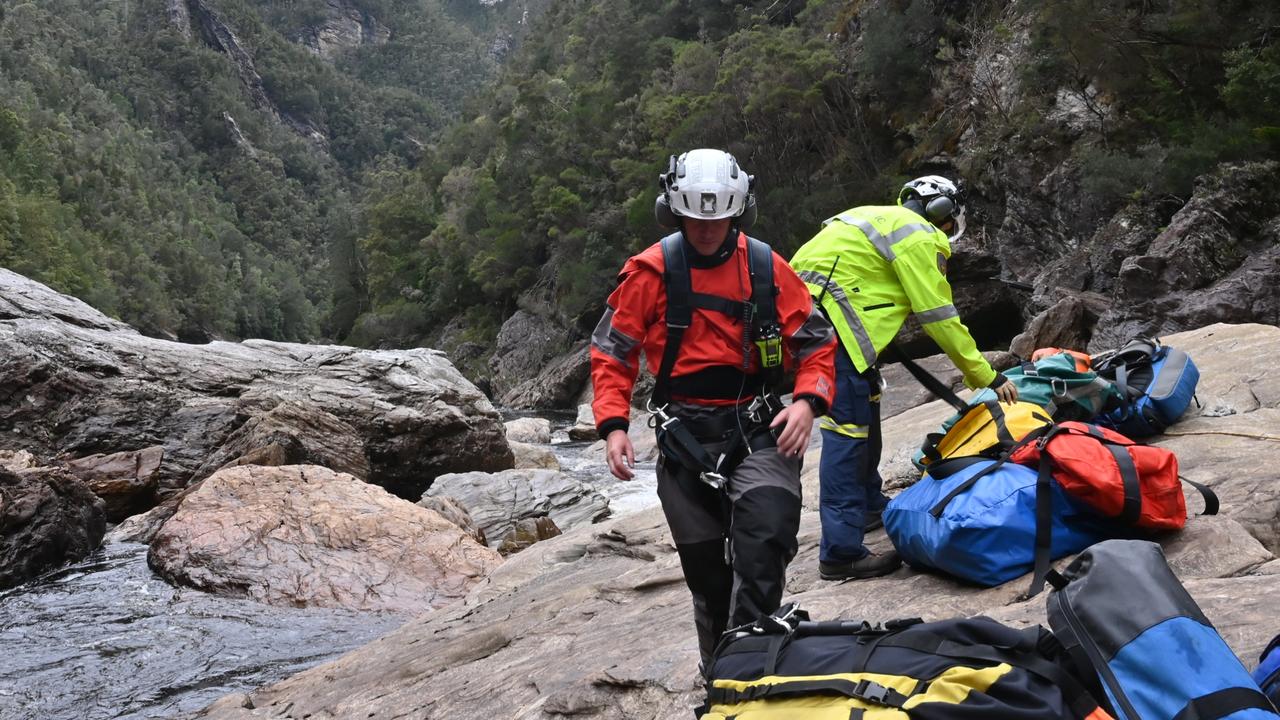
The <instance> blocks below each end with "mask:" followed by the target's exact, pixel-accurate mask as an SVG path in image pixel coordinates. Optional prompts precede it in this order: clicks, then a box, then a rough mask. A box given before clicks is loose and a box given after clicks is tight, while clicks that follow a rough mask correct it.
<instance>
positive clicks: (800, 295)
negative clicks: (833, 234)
mask: <svg viewBox="0 0 1280 720" xmlns="http://www.w3.org/2000/svg"><path fill="white" fill-rule="evenodd" d="M690 252H692V250H690ZM664 267H665V264H664V263H663V260H662V247H661V244H660V243H654V244H653V245H652V246H650V247H649V248H648V249H647V250H645V251H644V252H642V253H640V254H639V255H635V256H634V257H632V258H631V259H629V260H627V262H626V264H625V265H623V267H622V272H621V274H620V275H619V284H618V287H617V289H616V290H614V291H613V293H612V294H611V295H610V296H609V300H608V305H607V307H606V308H605V312H604V316H603V317H601V318H600V323H599V324H598V325H597V326H596V330H595V332H594V333H593V334H592V337H591V382H592V386H593V389H594V392H595V398H594V400H593V401H592V405H591V409H592V411H593V412H594V414H595V420H596V427H597V428H601V429H604V427H603V426H605V425H606V423H608V424H609V426H610V427H613V426H620V427H625V425H626V422H627V421H628V419H629V417H630V411H631V391H632V389H633V387H634V385H635V380H636V375H637V374H638V373H639V369H640V365H639V356H640V351H641V349H643V350H644V356H645V361H646V362H647V363H648V365H649V371H650V372H651V373H653V374H655V375H656V374H657V372H658V369H659V366H660V364H661V362H662V353H663V349H664V348H665V346H666V338H667V326H666V319H665V317H666V310H667V302H666V288H665V286H664V284H663V278H662V273H663V269H664ZM690 273H691V279H692V283H693V292H695V293H706V294H709V295H716V296H719V297H723V298H727V299H729V300H734V301H745V300H748V299H749V298H750V296H751V277H750V273H749V272H748V269H747V237H746V235H743V234H739V235H738V248H737V250H736V251H735V252H734V254H733V256H732V257H730V258H729V259H727V260H725V261H724V262H723V263H721V264H720V265H717V266H715V267H710V268H698V267H692V268H691V269H690ZM773 282H774V285H775V286H776V287H777V290H778V292H777V295H776V297H775V303H776V306H777V322H778V324H779V325H780V326H781V331H782V337H783V340H784V346H785V347H786V348H787V350H788V352H785V353H783V356H784V358H783V360H784V363H785V365H786V367H788V368H795V369H796V384H795V390H794V392H795V394H796V396H801V395H811V396H813V397H816V398H819V399H821V400H822V402H823V403H824V404H825V405H826V406H828V407H830V405H831V401H832V399H833V397H834V393H835V370H834V365H835V347H836V345H835V343H836V340H835V335H834V333H833V332H832V329H831V325H830V324H829V323H828V322H827V321H826V319H824V318H823V317H822V314H821V313H819V312H818V311H817V309H816V307H815V306H814V304H813V300H812V298H810V296H809V291H808V288H806V287H805V284H804V283H803V282H801V280H800V278H799V277H797V276H796V273H795V271H793V270H792V269H791V267H790V266H789V265H787V262H786V261H785V260H783V259H782V258H781V257H779V256H778V254H777V253H773ZM742 337H743V330H742V319H741V318H732V317H729V316H728V315H725V314H724V313H721V312H716V311H715V310H709V309H705V308H702V307H695V308H694V312H693V319H692V321H691V322H690V325H689V329H688V330H686V331H685V333H684V339H683V341H682V342H681V345H680V354H679V357H678V358H677V359H676V363H675V367H674V368H673V369H672V372H671V376H672V378H679V377H681V376H687V375H691V374H693V373H697V372H700V371H706V370H710V369H714V368H725V369H729V368H737V369H742V364H743V362H742V355H743V348H742ZM759 366H760V358H759V352H758V350H757V349H756V347H755V344H754V343H752V344H751V346H750V358H749V361H748V367H747V368H746V369H745V372H747V373H756V372H758V371H759ZM775 390H777V391H778V392H782V389H781V388H775ZM750 397H751V394H750V393H749V392H748V393H747V394H746V395H745V396H744V399H749V398H750ZM683 399H685V400H692V401H695V402H697V401H698V400H699V399H698V398H696V397H692V398H691V397H685V398H683ZM732 402H734V401H732V400H718V401H717V400H707V401H705V404H708V405H718V404H728V403H732Z"/></svg>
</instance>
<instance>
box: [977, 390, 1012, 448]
mask: <svg viewBox="0 0 1280 720" xmlns="http://www.w3.org/2000/svg"><path fill="white" fill-rule="evenodd" d="M982 406H983V407H985V408H986V409H987V412H989V413H991V421H992V422H994V423H995V424H996V439H997V440H999V441H1000V444H1001V445H1004V446H1006V447H1008V446H1010V445H1013V444H1014V439H1013V433H1010V432H1009V420H1008V418H1006V417H1005V414H1004V408H1002V407H1000V401H999V400H984V401H983V403H982Z"/></svg>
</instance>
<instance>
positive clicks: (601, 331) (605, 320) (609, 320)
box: [591, 306, 640, 368]
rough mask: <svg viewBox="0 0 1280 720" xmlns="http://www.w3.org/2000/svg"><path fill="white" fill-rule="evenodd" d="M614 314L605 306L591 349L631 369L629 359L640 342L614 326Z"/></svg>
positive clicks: (592, 339)
mask: <svg viewBox="0 0 1280 720" xmlns="http://www.w3.org/2000/svg"><path fill="white" fill-rule="evenodd" d="M613 312H614V310H613V308H611V307H608V306H605V309H604V315H603V316H602V317H601V318H600V322H599V323H598V324H597V325H596V329H595V331H594V332H592V333H591V347H593V348H595V349H597V350H599V351H600V352H602V353H604V354H605V355H608V356H609V357H611V358H613V359H614V360H617V361H618V362H620V363H622V366H623V367H626V368H630V367H631V363H630V362H628V361H627V358H628V357H630V355H631V352H632V351H633V350H635V348H636V346H637V345H639V344H640V341H639V340H637V339H635V338H633V337H631V336H630V335H627V334H626V333H624V332H622V331H621V330H619V329H617V328H615V327H614V326H613Z"/></svg>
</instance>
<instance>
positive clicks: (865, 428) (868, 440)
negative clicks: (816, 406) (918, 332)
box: [818, 346, 888, 563]
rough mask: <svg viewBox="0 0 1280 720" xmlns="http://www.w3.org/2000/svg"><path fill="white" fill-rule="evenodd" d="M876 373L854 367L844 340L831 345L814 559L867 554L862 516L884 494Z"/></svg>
mask: <svg viewBox="0 0 1280 720" xmlns="http://www.w3.org/2000/svg"><path fill="white" fill-rule="evenodd" d="M879 385H880V374H879V372H878V371H877V370H876V369H875V368H869V369H868V370H867V371H866V372H863V373H859V372H858V370H857V368H855V367H854V366H853V361H852V360H850V359H849V354H848V353H847V352H846V351H845V349H844V347H843V346H838V347H837V350H836V399H835V402H834V403H833V404H832V405H831V412H830V413H828V416H827V417H825V418H823V419H822V420H821V421H820V427H821V428H822V460H821V462H820V464H819V466H818V481H819V499H818V508H819V516H820V517H821V518H822V545H821V549H820V551H819V555H818V559H819V560H821V561H822V562H824V563H846V562H851V561H853V560H859V559H861V558H863V557H865V556H866V555H867V548H866V547H864V546H863V544H862V535H863V532H864V530H865V525H866V521H867V517H868V515H869V514H870V513H873V512H876V511H879V510H883V509H884V506H885V504H887V503H888V499H887V498H886V497H885V496H884V493H882V492H881V489H880V488H881V484H882V482H883V481H882V480H881V478H880V470H879V466H880V445H881V440H880V387H879Z"/></svg>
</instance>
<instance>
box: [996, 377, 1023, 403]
mask: <svg viewBox="0 0 1280 720" xmlns="http://www.w3.org/2000/svg"><path fill="white" fill-rule="evenodd" d="M1002 381H1003V382H1002ZM991 389H992V390H994V391H995V393H996V397H997V398H998V399H999V400H1000V402H1002V403H1004V404H1005V405H1012V404H1014V403H1016V402H1018V386H1017V385H1014V384H1013V383H1012V382H1011V381H1010V380H1009V378H1007V377H1005V376H1004V375H1003V374H998V375H996V379H995V382H993V383H992V384H991Z"/></svg>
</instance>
